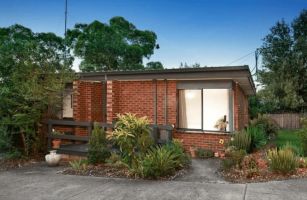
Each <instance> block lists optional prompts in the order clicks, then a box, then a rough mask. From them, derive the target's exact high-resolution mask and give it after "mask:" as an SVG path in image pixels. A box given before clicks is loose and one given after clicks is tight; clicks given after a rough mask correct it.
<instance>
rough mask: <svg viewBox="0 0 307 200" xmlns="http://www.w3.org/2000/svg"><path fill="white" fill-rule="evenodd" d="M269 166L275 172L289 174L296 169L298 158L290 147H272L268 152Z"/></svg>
mask: <svg viewBox="0 0 307 200" xmlns="http://www.w3.org/2000/svg"><path fill="white" fill-rule="evenodd" d="M267 159H268V161H269V167H270V169H271V170H272V171H273V172H277V173H282V174H287V173H292V172H294V171H295V170H296V168H297V165H298V160H297V157H296V156H295V154H294V153H293V151H292V150H290V149H289V148H282V149H279V150H277V149H272V150H269V151H268V153H267Z"/></svg>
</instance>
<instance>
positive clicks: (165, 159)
mask: <svg viewBox="0 0 307 200" xmlns="http://www.w3.org/2000/svg"><path fill="white" fill-rule="evenodd" d="M176 165H177V164H176V155H174V154H173V152H172V151H169V150H168V149H167V148H165V147H155V148H152V149H151V150H149V151H148V153H147V154H146V155H145V157H144V158H143V160H142V161H141V166H142V169H143V170H142V175H143V176H144V177H149V178H157V177H161V176H166V175H169V174H172V173H174V171H175V167H176Z"/></svg>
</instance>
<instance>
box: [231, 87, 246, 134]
mask: <svg viewBox="0 0 307 200" xmlns="http://www.w3.org/2000/svg"><path fill="white" fill-rule="evenodd" d="M233 94H234V127H235V130H241V129H243V128H244V127H246V126H247V125H248V120H249V116H248V99H247V96H246V95H245V94H244V92H243V90H242V88H241V87H240V85H239V84H238V83H234V84H233Z"/></svg>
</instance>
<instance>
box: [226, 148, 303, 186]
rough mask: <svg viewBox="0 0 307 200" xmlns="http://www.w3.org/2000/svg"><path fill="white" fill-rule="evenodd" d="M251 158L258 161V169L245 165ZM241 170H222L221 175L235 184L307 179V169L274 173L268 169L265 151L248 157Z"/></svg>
mask: <svg viewBox="0 0 307 200" xmlns="http://www.w3.org/2000/svg"><path fill="white" fill-rule="evenodd" d="M250 158H253V159H254V160H255V161H256V165H257V167H254V168H250V167H248V166H246V165H244V162H245V163H247V162H246V161H247V160H248V159H250ZM242 165H243V166H242V167H241V168H237V167H236V168H231V169H229V170H221V175H222V176H223V177H224V179H225V180H226V181H229V182H233V183H251V182H267V181H276V180H286V179H297V178H307V168H297V169H296V170H295V171H294V172H293V173H287V174H281V173H274V172H272V171H271V170H270V169H269V167H268V162H267V160H266V158H265V150H262V151H258V152H255V153H252V154H250V155H248V156H246V157H245V158H244V160H243V164H242Z"/></svg>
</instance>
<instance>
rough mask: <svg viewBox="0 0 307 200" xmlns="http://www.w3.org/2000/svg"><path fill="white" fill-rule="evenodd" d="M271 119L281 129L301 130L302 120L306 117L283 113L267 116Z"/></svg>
mask: <svg viewBox="0 0 307 200" xmlns="http://www.w3.org/2000/svg"><path fill="white" fill-rule="evenodd" d="M267 116H269V117H270V118H271V119H273V120H275V121H276V123H277V124H278V125H279V126H280V128H285V129H299V128H300V127H301V126H300V118H301V117H304V116H305V117H306V113H305V114H300V113H281V114H267Z"/></svg>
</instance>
